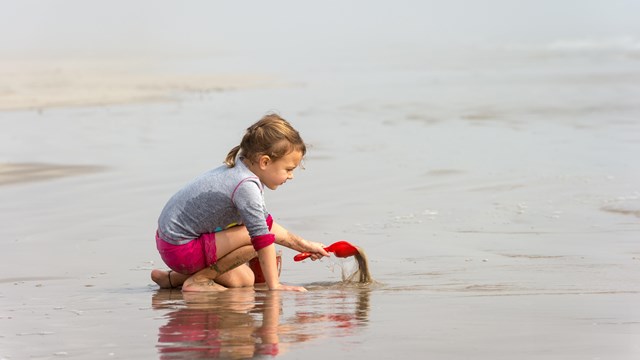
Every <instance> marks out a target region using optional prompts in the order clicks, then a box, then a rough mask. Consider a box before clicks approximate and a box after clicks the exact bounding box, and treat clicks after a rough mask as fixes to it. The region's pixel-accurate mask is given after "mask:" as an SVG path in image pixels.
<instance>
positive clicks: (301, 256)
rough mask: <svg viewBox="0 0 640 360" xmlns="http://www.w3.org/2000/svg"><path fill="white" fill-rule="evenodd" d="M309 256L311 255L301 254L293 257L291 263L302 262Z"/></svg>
mask: <svg viewBox="0 0 640 360" xmlns="http://www.w3.org/2000/svg"><path fill="white" fill-rule="evenodd" d="M309 256H311V253H308V252H303V253H300V254H298V255H296V256H294V257H293V261H302V260H304V259H306V258H308V257H309Z"/></svg>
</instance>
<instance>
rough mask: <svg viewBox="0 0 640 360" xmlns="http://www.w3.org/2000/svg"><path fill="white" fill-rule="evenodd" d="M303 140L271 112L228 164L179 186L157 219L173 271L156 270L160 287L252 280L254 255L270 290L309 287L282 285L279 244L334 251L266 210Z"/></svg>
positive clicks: (211, 287)
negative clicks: (266, 194) (290, 228)
mask: <svg viewBox="0 0 640 360" xmlns="http://www.w3.org/2000/svg"><path fill="white" fill-rule="evenodd" d="M305 153H306V146H305V144H304V142H303V141H302V138H301V137H300V134H299V133H298V131H296V130H295V129H294V128H293V127H292V126H291V125H290V124H289V123H288V122H287V121H286V120H284V119H282V118H281V117H280V116H278V115H275V114H269V115H266V116H265V117H263V118H262V119H261V120H260V121H258V122H256V123H255V124H253V125H251V126H250V127H249V128H248V129H247V131H246V133H245V135H244V137H243V138H242V141H241V142H240V145H238V146H236V147H234V148H233V149H232V150H231V151H230V152H229V154H228V155H227V158H226V160H225V162H224V163H225V165H223V166H220V167H218V168H215V169H213V170H210V171H208V172H206V173H204V174H202V175H201V176H199V177H197V178H196V179H195V180H193V181H191V182H190V183H189V184H187V185H186V186H185V187H184V188H182V189H181V190H180V191H178V192H177V193H176V194H175V195H174V196H173V197H171V199H170V200H169V201H168V202H167V204H166V205H165V207H164V209H163V210H162V213H161V214H160V218H159V220H158V231H157V232H156V245H157V248H158V251H159V252H160V256H161V257H162V260H163V261H164V262H165V264H166V265H167V266H169V268H171V270H169V271H162V270H158V269H156V270H153V271H152V272H151V279H152V280H153V281H154V282H156V283H157V284H158V285H159V286H160V287H162V288H172V287H178V286H180V285H182V291H217V290H224V289H225V288H229V287H245V286H253V283H254V274H253V272H252V271H251V269H250V268H249V266H248V265H247V264H246V263H247V261H249V260H250V259H252V258H254V257H255V256H256V252H257V255H258V258H259V260H260V266H261V268H262V272H263V274H264V278H265V282H266V284H267V286H268V287H269V289H270V290H292V291H306V290H305V288H303V287H299V286H288V285H284V284H281V283H280V281H279V278H278V269H277V264H276V262H277V260H276V250H275V246H274V243H276V244H279V245H283V246H286V247H288V248H291V249H293V250H295V251H299V252H311V253H313V255H312V257H311V258H312V260H317V259H319V258H321V257H323V256H329V254H328V253H327V252H326V251H325V250H324V249H323V248H324V245H323V244H320V243H316V242H310V241H307V240H304V239H303V238H301V237H299V236H297V235H295V234H293V233H291V232H289V231H287V230H286V229H285V228H283V227H282V226H280V225H278V224H277V223H275V222H274V221H273V218H272V216H271V215H270V214H269V213H268V212H267V209H266V206H265V203H264V198H263V191H264V187H265V186H266V187H267V188H269V189H271V190H275V189H277V188H278V187H279V186H280V185H282V184H284V183H285V182H286V181H287V180H291V179H293V170H294V169H295V168H297V167H298V165H299V164H300V162H301V161H302V158H303V156H304V155H305Z"/></svg>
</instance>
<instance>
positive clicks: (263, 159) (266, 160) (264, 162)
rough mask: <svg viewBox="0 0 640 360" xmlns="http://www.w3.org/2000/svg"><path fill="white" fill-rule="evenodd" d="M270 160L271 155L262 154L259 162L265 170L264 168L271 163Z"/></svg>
mask: <svg viewBox="0 0 640 360" xmlns="http://www.w3.org/2000/svg"><path fill="white" fill-rule="evenodd" d="M269 162H271V158H270V157H269V155H262V156H260V160H259V164H260V168H261V169H263V170H264V168H265V167H267V165H269Z"/></svg>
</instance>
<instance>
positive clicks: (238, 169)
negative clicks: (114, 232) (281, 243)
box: [158, 158, 269, 245]
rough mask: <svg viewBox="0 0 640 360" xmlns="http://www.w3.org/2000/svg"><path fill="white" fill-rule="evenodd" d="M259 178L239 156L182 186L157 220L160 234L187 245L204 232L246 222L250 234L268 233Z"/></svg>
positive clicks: (165, 238) (266, 213) (166, 239)
mask: <svg viewBox="0 0 640 360" xmlns="http://www.w3.org/2000/svg"><path fill="white" fill-rule="evenodd" d="M268 214H269V213H268V212H267V208H266V205H265V203H264V186H263V185H262V183H261V182H260V179H258V177H257V176H256V175H255V174H254V173H252V172H251V170H249V169H248V168H247V167H246V166H245V165H244V163H243V162H242V161H241V160H240V159H239V158H238V159H236V165H235V166H234V167H232V168H229V167H227V166H226V165H223V166H220V167H218V168H215V169H212V170H210V171H208V172H206V173H204V174H202V175H200V176H199V177H197V178H195V179H194V180H193V181H191V182H190V183H188V184H187V185H186V186H185V187H183V188H182V189H180V190H179V191H178V192H177V193H176V194H175V195H173V197H171V199H169V201H168V202H167V204H166V205H165V207H164V209H163V210H162V213H161V214H160V218H159V219H158V232H159V235H160V237H161V238H162V239H163V240H165V241H167V242H169V243H171V244H174V245H181V244H186V243H188V242H189V241H191V240H193V239H195V238H198V237H199V236H200V235H202V234H205V233H212V232H215V231H220V230H223V229H225V228H228V227H230V226H233V225H239V224H243V225H245V226H246V227H247V230H248V231H249V235H250V236H251V237H255V236H260V235H265V234H268V233H269V228H268V226H267V223H266V219H267V216H268Z"/></svg>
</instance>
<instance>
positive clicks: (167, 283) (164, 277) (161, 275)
mask: <svg viewBox="0 0 640 360" xmlns="http://www.w3.org/2000/svg"><path fill="white" fill-rule="evenodd" d="M176 274H177V273H175V272H173V271H171V270H169V271H164V270H159V269H153V270H151V280H153V282H155V283H156V284H158V286H160V288H162V289H171V288H174V287H178V284H176V283H174V281H172V280H174V279H172V275H176ZM173 277H175V276H173ZM175 280H177V279H175Z"/></svg>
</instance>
